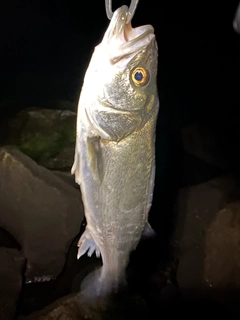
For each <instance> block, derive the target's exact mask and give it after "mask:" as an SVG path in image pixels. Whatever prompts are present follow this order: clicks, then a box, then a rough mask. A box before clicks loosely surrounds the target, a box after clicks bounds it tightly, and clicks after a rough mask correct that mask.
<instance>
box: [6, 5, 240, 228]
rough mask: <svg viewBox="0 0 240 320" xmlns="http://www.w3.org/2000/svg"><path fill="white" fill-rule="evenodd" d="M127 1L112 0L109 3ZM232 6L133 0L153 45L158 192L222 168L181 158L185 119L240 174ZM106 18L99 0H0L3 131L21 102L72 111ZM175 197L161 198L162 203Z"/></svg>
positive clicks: (237, 52) (239, 71) (170, 193)
mask: <svg viewBox="0 0 240 320" xmlns="http://www.w3.org/2000/svg"><path fill="white" fill-rule="evenodd" d="M129 3H130V1H126V2H124V1H120V0H113V10H115V9H116V8H117V7H119V6H121V5H123V4H126V5H129ZM237 5H238V0H236V1H225V2H221V1H209V0H202V1H176V0H173V1H166V0H165V1H153V0H148V1H146V0H139V4H138V7H137V10H136V13H135V16H134V18H133V21H132V24H133V26H139V25H142V24H152V25H153V26H154V28H155V33H156V38H157V42H158V48H159V68H158V90H159V96H160V112H159V118H158V125H157V176H156V187H155V195H156V194H157V195H159V194H163V195H162V198H163V199H166V197H168V198H169V197H170V198H172V199H174V191H176V190H177V189H178V188H179V186H183V185H188V184H192V183H199V182H201V181H204V180H208V179H210V178H211V177H212V176H214V175H215V174H219V172H218V170H217V171H216V170H215V168H213V171H211V170H212V168H210V169H209V167H208V168H205V167H203V169H202V167H201V168H199V167H198V163H196V161H195V160H194V161H190V162H187V163H186V161H185V158H184V150H183V142H182V138H181V133H182V129H183V128H185V127H187V126H188V125H191V124H196V123H197V124H204V125H205V126H208V127H209V128H210V129H211V130H212V133H213V137H214V139H215V140H216V141H215V142H217V143H218V144H219V148H220V149H221V152H220V153H221V155H222V157H224V158H225V159H224V160H223V161H220V162H222V163H224V164H225V167H224V168H223V169H224V170H225V171H226V172H229V171H230V172H233V173H234V174H235V175H239V176H240V170H239V169H240V168H239V161H240V156H239V154H240V152H239V150H238V149H239V147H238V145H239V143H238V141H240V130H239V104H240V98H239V85H240V59H239V58H240V35H238V34H237V33H236V32H235V31H234V30H233V27H232V21H233V18H234V14H235V11H236V8H237ZM108 23H109V20H108V19H107V16H106V13H105V2H104V0H94V1H80V0H79V1H71V0H29V1H27V0H22V1H19V0H8V1H6V0H5V1H4V0H3V1H1V4H0V40H1V43H0V70H1V71H0V75H1V77H0V125H1V127H2V132H1V130H0V132H1V135H2V136H3V135H4V132H5V127H4V121H5V119H6V122H7V119H8V118H9V116H14V115H15V114H16V113H17V112H18V111H20V110H21V109H23V108H26V107H46V106H47V107H50V108H59V106H60V107H61V106H62V105H63V106H64V105H67V106H69V105H70V106H71V108H72V110H74V111H76V110H77V102H78V98H79V93H80V88H81V85H82V82H83V77H84V74H85V71H86V69H87V66H88V63H89V60H90V58H91V55H92V52H93V49H94V47H95V46H96V45H97V44H98V43H99V42H101V39H102V37H103V34H104V32H105V30H106V28H107V26H108ZM93 90H94V88H93ZM54 101H59V102H61V101H62V102H63V103H62V104H59V103H55V102H54ZM68 102H69V103H70V104H68ZM0 129H1V128H0ZM0 138H1V137H0ZM0 140H1V139H0ZM2 140H3V139H2ZM215 144H216V143H215ZM187 161H188V160H187ZM201 165H202V164H201ZM208 166H209V164H208ZM183 167H185V168H183ZM186 167H187V169H186ZM205 169H206V170H205ZM209 172H210V173H209ZM154 199H156V196H155V198H154ZM173 201H174V200H172V201H171V200H170V201H167V200H166V205H163V206H164V211H168V208H167V206H168V204H169V205H170V206H171V205H172V203H173ZM156 202H158V201H157V200H154V203H153V210H152V211H154V204H156ZM155 207H156V208H157V211H158V208H159V207H158V205H157V204H156V205H155ZM169 219H170V220H171V216H170V217H169ZM157 225H159V223H157Z"/></svg>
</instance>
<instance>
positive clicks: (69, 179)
mask: <svg viewBox="0 0 240 320" xmlns="http://www.w3.org/2000/svg"><path fill="white" fill-rule="evenodd" d="M51 172H52V173H54V174H55V175H56V176H57V177H59V178H60V179H62V180H63V181H65V182H66V183H68V184H69V185H70V186H72V187H73V188H76V189H78V190H79V191H80V187H79V184H78V183H76V182H75V175H72V174H71V173H70V171H66V172H65V171H58V170H52V171H51Z"/></svg>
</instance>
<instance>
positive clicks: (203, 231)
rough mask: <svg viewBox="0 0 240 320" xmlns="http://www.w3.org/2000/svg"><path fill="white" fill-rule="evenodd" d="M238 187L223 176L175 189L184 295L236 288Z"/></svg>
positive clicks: (239, 279) (239, 281)
mask: <svg viewBox="0 0 240 320" xmlns="http://www.w3.org/2000/svg"><path fill="white" fill-rule="evenodd" d="M237 200H240V189H239V186H238V182H237V181H236V180H235V179H233V178H232V177H230V176H223V177H219V178H216V179H213V180H210V181H208V182H206V183H203V184H200V185H196V186H192V187H188V188H184V189H182V190H181V191H180V194H179V201H178V217H177V221H176V231H175V245H176V248H177V252H178V257H179V264H178V269H177V281H178V285H179V287H180V290H181V292H182V294H183V295H187V296H192V295H194V294H196V295H200V296H201V295H202V296H204V297H206V296H210V297H214V298H217V299H218V298H219V299H220V300H222V299H223V300H226V299H228V298H227V297H228V296H230V291H231V292H235V293H236V292H237V291H239V292H240V290H239V289H240V287H239V285H240V268H239V267H240V249H239V243H240V202H239V201H237Z"/></svg>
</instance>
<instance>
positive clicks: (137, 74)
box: [131, 67, 149, 87]
mask: <svg viewBox="0 0 240 320" xmlns="http://www.w3.org/2000/svg"><path fill="white" fill-rule="evenodd" d="M131 77H132V81H133V83H134V84H135V86H137V87H142V86H145V85H146V84H147V83H148V80H149V74H148V71H147V69H145V68H143V67H138V68H135V69H133V71H132V74H131Z"/></svg>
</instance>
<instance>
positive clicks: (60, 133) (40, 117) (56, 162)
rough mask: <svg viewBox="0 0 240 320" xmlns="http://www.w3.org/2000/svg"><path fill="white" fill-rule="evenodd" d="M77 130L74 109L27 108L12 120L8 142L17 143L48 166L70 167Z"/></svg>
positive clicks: (27, 153) (41, 163) (30, 155)
mask: <svg viewBox="0 0 240 320" xmlns="http://www.w3.org/2000/svg"><path fill="white" fill-rule="evenodd" d="M75 131H76V113H75V112H72V111H70V110H50V109H41V108H28V109H24V110H22V111H21V112H19V113H18V114H17V115H16V117H15V118H14V119H13V120H11V121H10V123H9V137H8V141H7V144H10V145H14V146H16V147H17V148H19V149H20V150H21V151H22V152H23V153H25V154H26V155H28V156H29V157H31V158H32V159H33V160H35V161H36V162H37V163H38V164H40V165H42V166H44V167H46V168H48V169H54V170H70V168H71V166H72V163H73V158H74V149H75V136H76V135H75Z"/></svg>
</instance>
